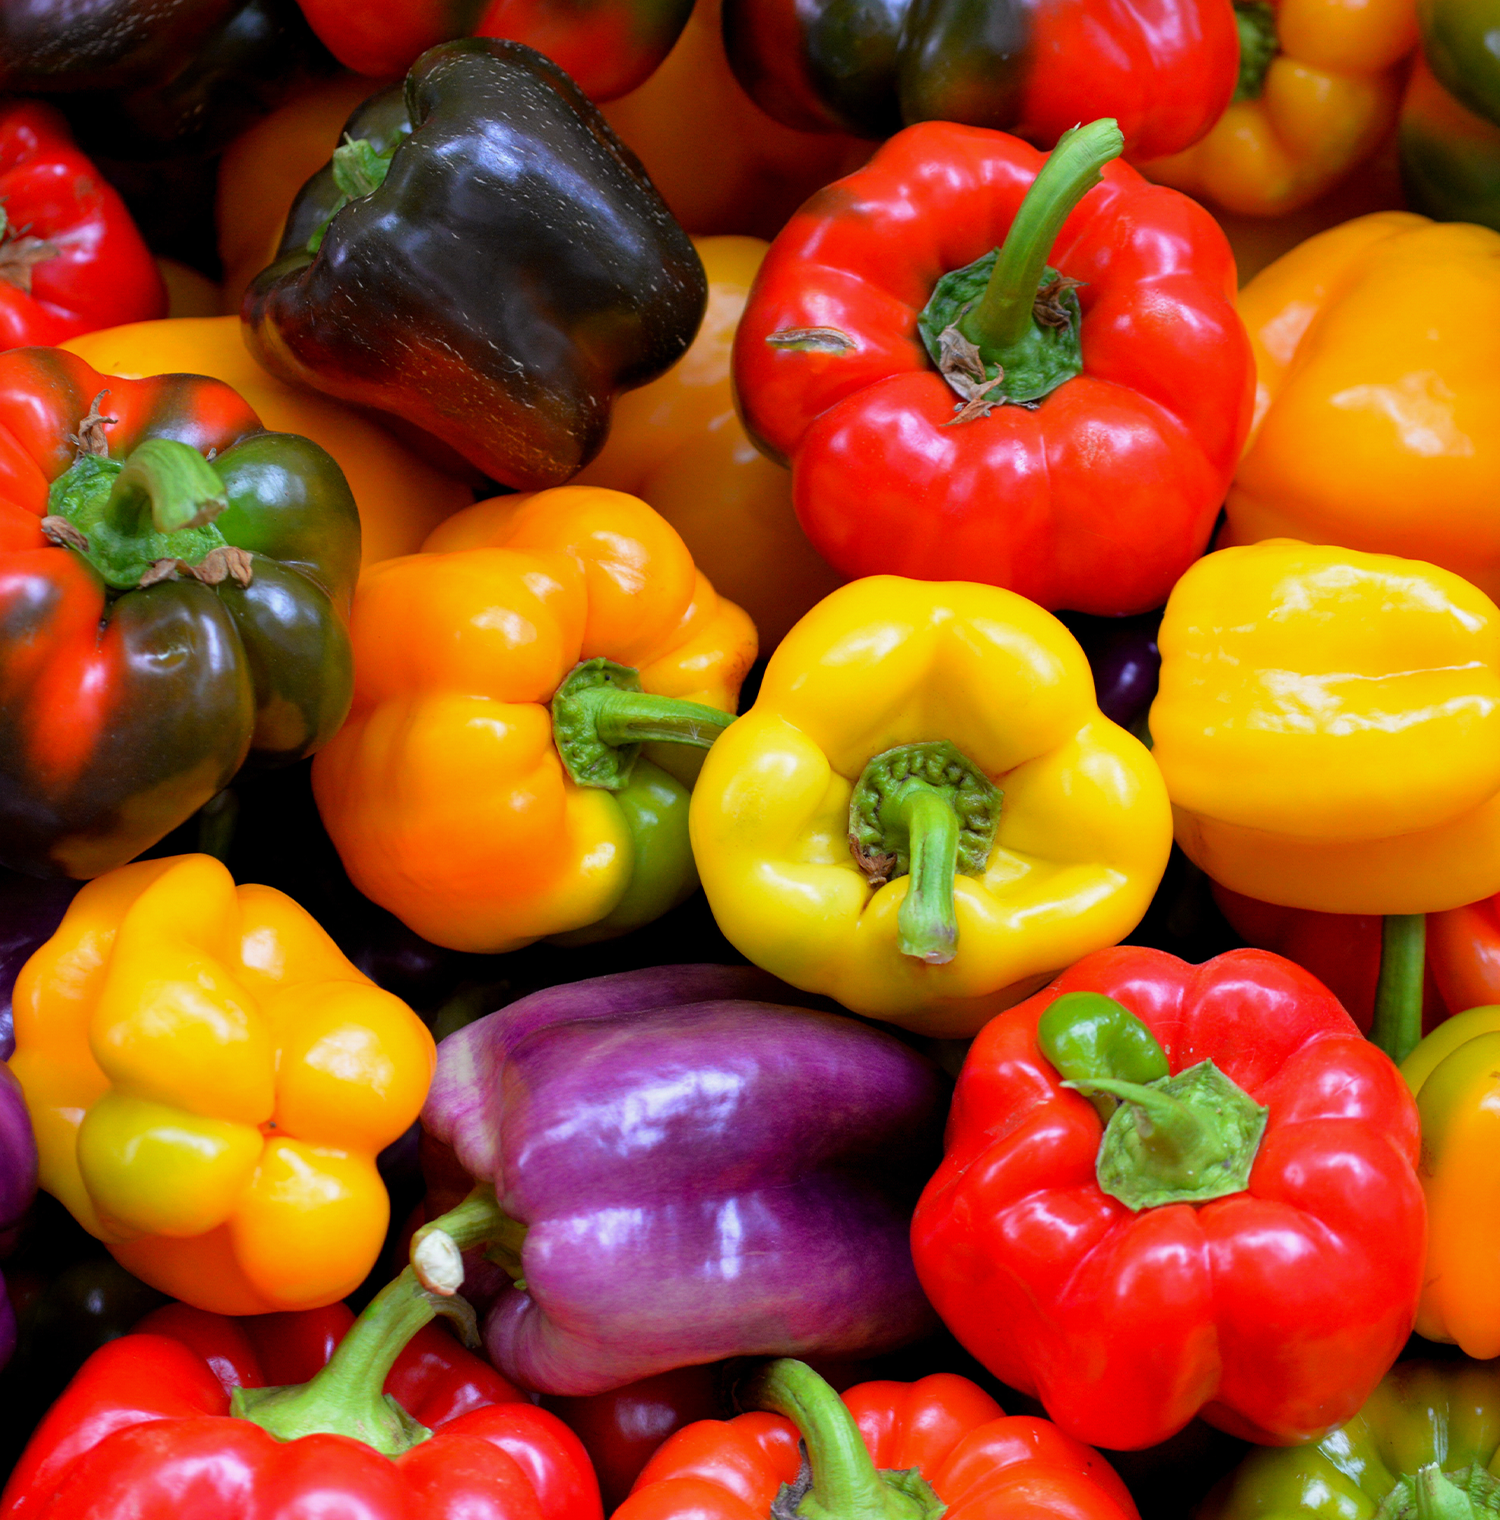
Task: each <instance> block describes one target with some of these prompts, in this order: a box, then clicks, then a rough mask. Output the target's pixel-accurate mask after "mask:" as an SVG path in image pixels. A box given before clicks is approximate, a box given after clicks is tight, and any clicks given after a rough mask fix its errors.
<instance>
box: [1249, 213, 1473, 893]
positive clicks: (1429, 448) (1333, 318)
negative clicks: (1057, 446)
mask: <svg viewBox="0 0 1500 1520" xmlns="http://www.w3.org/2000/svg"><path fill="white" fill-rule="evenodd" d="M1497 253H1500V233H1496V232H1492V231H1490V230H1489V229H1488V228H1484V227H1473V226H1464V225H1449V224H1438V223H1433V222H1429V221H1428V220H1427V219H1426V218H1425V217H1420V216H1415V215H1412V214H1411V213H1408V212H1400V211H1387V212H1379V213H1376V214H1375V215H1372V216H1365V217H1360V218H1358V219H1356V220H1355V221H1352V222H1346V223H1345V224H1344V225H1343V226H1341V227H1335V228H1333V229H1332V230H1331V231H1328V232H1325V233H1322V234H1320V235H1319V236H1317V237H1314V238H1310V239H1309V240H1308V241H1307V242H1305V243H1303V244H1301V245H1300V246H1299V247H1297V248H1295V249H1293V251H1292V252H1291V253H1289V254H1286V255H1284V256H1283V257H1282V258H1280V259H1278V260H1277V261H1276V262H1275V263H1274V264H1272V265H1271V266H1270V267H1269V268H1268V269H1265V270H1262V272H1261V273H1260V274H1259V275H1257V276H1256V277H1255V279H1254V280H1252V281H1251V282H1250V283H1249V284H1248V285H1247V286H1246V287H1245V289H1244V290H1243V291H1242V292H1241V293H1240V314H1241V316H1243V317H1244V319H1245V326H1246V327H1247V328H1248V329H1249V332H1250V341H1251V345H1252V347H1253V349H1254V353H1255V367H1256V377H1257V380H1256V425H1255V428H1254V430H1253V431H1252V433H1251V436H1250V441H1249V443H1248V445H1247V447H1246V449H1245V455H1244V458H1243V459H1242V460H1241V461H1240V465H1239V469H1238V470H1237V472H1236V474H1235V479H1234V485H1233V487H1232V488H1231V489H1230V492H1229V496H1228V500H1227V502H1226V507H1227V510H1228V514H1229V522H1228V529H1227V537H1226V538H1225V540H1224V542H1227V543H1229V544H1248V543H1255V542H1258V541H1259V540H1261V539H1264V538H1300V539H1304V540H1306V541H1307V542H1309V543H1333V544H1342V545H1343V546H1344V547H1345V548H1349V549H1365V550H1369V551H1371V552H1374V553H1378V554H1400V555H1404V556H1406V557H1407V558H1409V559H1423V560H1430V561H1431V562H1432V563H1433V564H1435V565H1441V566H1442V567H1443V568H1444V569H1446V570H1453V571H1456V572H1457V573H1458V574H1459V575H1461V576H1463V577H1464V578H1465V579H1466V580H1470V581H1472V582H1473V583H1474V584H1475V585H1476V586H1478V587H1479V588H1480V589H1481V590H1482V591H1484V592H1485V593H1486V594H1487V595H1488V596H1490V597H1491V598H1493V597H1495V596H1496V595H1500V526H1497V525H1496V523H1495V521H1494V514H1493V513H1491V512H1490V510H1489V503H1490V502H1491V500H1492V499H1493V496H1494V492H1495V489H1496V486H1497V484H1500V438H1497V436H1496V434H1495V430H1494V429H1493V428H1492V427H1490V425H1489V419H1490V416H1491V414H1492V410H1493V407H1494V404H1495V389H1496V388H1495V382H1494V381H1493V379H1492V377H1491V359H1492V357H1493V356H1494V353H1495V350H1494V348H1493V347H1492V333H1493V332H1494V330H1495V323H1496V321H1500V276H1497V273H1496V271H1497V270H1500V259H1497ZM1437 288H1440V289H1441V290H1442V291H1443V299H1442V300H1441V301H1436V302H1435V301H1433V299H1432V292H1433V290H1434V289H1437ZM1313 439H1316V440H1317V447H1316V448H1313V447H1311V446H1310V445H1311V442H1312V440H1313ZM1335 461H1336V463H1335ZM1473 895H1474V896H1482V895H1484V894H1483V893H1474V894H1473Z"/></svg>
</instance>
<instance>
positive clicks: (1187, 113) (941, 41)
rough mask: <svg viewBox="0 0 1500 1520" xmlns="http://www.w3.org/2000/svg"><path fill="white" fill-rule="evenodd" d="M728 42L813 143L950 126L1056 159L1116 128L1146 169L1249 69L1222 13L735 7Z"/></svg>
mask: <svg viewBox="0 0 1500 1520" xmlns="http://www.w3.org/2000/svg"><path fill="white" fill-rule="evenodd" d="M724 41H725V47H726V50H727V52H728V54H729V61H730V64H731V66H732V67H733V68H734V71H735V74H736V76H737V77H738V79H739V81H740V83H741V84H742V85H743V86H744V87H745V89H746V91H747V92H748V93H749V94H750V95H751V97H752V98H753V99H754V100H755V101H756V103H757V104H758V105H760V106H761V108H762V109H763V110H765V111H767V112H769V113H770V115H772V116H774V117H775V118H776V119H777V120H778V121H781V122H785V123H786V125H787V126H790V127H798V128H801V129H802V130H804V131H824V132H827V131H837V132H852V133H853V134H854V135H855V136H857V137H889V136H890V135H891V134H892V133H894V132H898V131H899V130H900V129H901V128H902V127H908V126H911V125H912V124H913V123H914V122H919V121H952V122H962V123H964V124H965V125H966V126H972V127H990V128H995V129H999V130H1001V131H1006V132H1014V133H1016V135H1017V136H1019V137H1025V138H1027V139H1028V140H1030V141H1032V142H1035V143H1038V144H1039V145H1041V146H1043V147H1051V146H1052V144H1053V143H1054V142H1056V141H1057V139H1058V138H1059V137H1060V136H1061V135H1062V133H1063V132H1065V131H1066V130H1067V129H1068V128H1069V127H1071V126H1073V125H1075V124H1076V123H1077V122H1079V121H1087V120H1089V119H1090V118H1091V117H1095V116H1113V117H1116V118H1117V119H1118V120H1119V122H1120V126H1121V129H1122V130H1123V131H1124V133H1125V143H1126V151H1127V152H1129V153H1140V154H1142V155H1143V156H1156V155H1158V154H1162V153H1175V152H1176V151H1177V150H1178V149H1179V148H1185V147H1187V146H1188V144H1189V143H1192V142H1196V141H1197V139H1198V138H1200V137H1201V136H1202V135H1203V134H1204V133H1205V132H1206V131H1207V130H1208V129H1209V127H1210V126H1211V125H1212V124H1213V122H1214V121H1216V120H1217V119H1218V117H1219V115H1220V113H1221V112H1222V111H1223V110H1224V107H1225V106H1226V105H1228V104H1229V97H1230V95H1231V93H1232V92H1233V90H1234V85H1235V75H1236V72H1237V67H1238V59H1239V40H1238V38H1237V36H1236V34H1235V26H1234V12H1233V10H1232V9H1231V8H1230V6H1228V5H1226V4H1225V3H1223V0H1152V3H1150V4H1146V5H1126V4H1121V3H1119V0H1086V3H1084V4H1081V5H1079V4H1073V5H1069V4H1060V3H1057V0H1041V3H1039V4H1025V3H1019V0H1003V3H999V4H993V5H985V6H965V5H964V4H962V3H958V0H947V3H945V4H937V5H918V4H915V3H912V0H905V3H901V0H898V3H896V4H892V5H886V6H864V7H860V6H857V5H853V4H850V3H849V0H814V3H812V4H797V3H795V0H725V4H724Z"/></svg>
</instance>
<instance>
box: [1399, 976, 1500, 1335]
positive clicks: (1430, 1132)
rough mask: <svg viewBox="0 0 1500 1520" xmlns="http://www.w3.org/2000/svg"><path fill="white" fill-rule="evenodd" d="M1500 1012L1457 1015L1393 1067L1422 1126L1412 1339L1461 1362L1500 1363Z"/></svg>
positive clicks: (1474, 1010) (1491, 1008) (1491, 1007)
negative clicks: (1423, 1250)
mask: <svg viewBox="0 0 1500 1520" xmlns="http://www.w3.org/2000/svg"><path fill="white" fill-rule="evenodd" d="M1497 1055H1500V1006H1497V1005H1495V1004H1490V1005H1488V1006H1484V1007H1478V1008H1469V1009H1467V1010H1465V1011H1464V1012H1462V1013H1455V1014H1454V1015H1453V1017H1452V1018H1451V1019H1448V1020H1447V1021H1446V1022H1444V1023H1442V1024H1440V1025H1439V1026H1438V1027H1437V1028H1436V1029H1434V1030H1433V1031H1432V1032H1431V1033H1430V1034H1429V1035H1428V1036H1427V1037H1426V1038H1425V1039H1424V1040H1423V1041H1422V1043H1421V1044H1420V1045H1418V1046H1417V1048H1416V1049H1415V1050H1414V1051H1412V1053H1411V1054H1410V1055H1409V1056H1408V1057H1407V1058H1406V1059H1405V1060H1404V1061H1403V1062H1402V1063H1401V1075H1402V1076H1403V1077H1405V1078H1406V1081H1407V1085H1408V1086H1409V1087H1410V1088H1411V1090H1412V1094H1413V1096H1414V1097H1415V1098H1416V1100H1417V1111H1418V1113H1419V1114H1420V1115H1421V1120H1422V1167H1421V1172H1420V1174H1419V1175H1420V1176H1421V1179H1422V1188H1423V1191H1424V1192H1425V1193H1426V1195H1427V1222H1428V1235H1427V1270H1426V1272H1425V1274H1424V1279H1423V1284H1422V1301H1421V1304H1420V1305H1419V1306H1418V1309H1417V1334H1418V1335H1423V1336H1426V1338H1427V1339H1428V1340H1431V1341H1451V1342H1456V1343H1457V1345H1458V1346H1459V1347H1460V1348H1461V1349H1462V1350H1463V1351H1464V1352H1465V1353H1466V1354H1467V1355H1469V1356H1473V1357H1479V1358H1481V1359H1485V1360H1488V1359H1489V1358H1491V1357H1494V1356H1497V1355H1500V1292H1497V1291H1496V1284H1495V1278H1494V1273H1493V1272H1491V1271H1488V1270H1487V1269H1486V1264H1487V1263H1491V1262H1493V1261H1494V1255H1495V1251H1496V1249H1497V1246H1500V1166H1497V1165H1496V1154H1497V1151H1496V1123H1495V1114H1494V1110H1495V1108H1496V1106H1497V1104H1496V1099H1497V1095H1500V1077H1497V1075H1496V1060H1497Z"/></svg>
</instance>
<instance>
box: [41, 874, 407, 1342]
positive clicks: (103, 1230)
mask: <svg viewBox="0 0 1500 1520" xmlns="http://www.w3.org/2000/svg"><path fill="white" fill-rule="evenodd" d="M15 1009H16V1054H15V1056H14V1057H13V1058H12V1062H11V1067H12V1070H13V1071H14V1072H15V1074H16V1076H17V1077H18V1078H19V1079H20V1082H21V1085H22V1087H23V1088H24V1089H25V1092H26V1100H27V1105H28V1107H29V1108H30V1110H31V1114H32V1119H33V1122H34V1124H35V1126H36V1130H37V1145H38V1149H39V1151H40V1154H41V1175H42V1186H43V1187H44V1188H46V1190H47V1191H48V1192H50V1193H52V1194H53V1195H54V1196H55V1197H57V1198H58V1199H60V1200H61V1201H62V1202H63V1203H64V1204H66V1205H67V1207H68V1209H69V1211H70V1212H71V1213H72V1214H73V1217H74V1218H75V1219H77V1220H78V1222H79V1223H80V1224H81V1225H83V1227H84V1228H85V1229H86V1230H88V1231H89V1232H90V1233H91V1234H93V1235H95V1236H97V1237H98V1238H99V1239H101V1240H103V1241H104V1242H105V1244H106V1245H107V1246H108V1247H109V1248H110V1250H111V1252H112V1253H113V1254H114V1256H115V1258H116V1259H117V1260H118V1261H119V1262H120V1263H121V1264H122V1265H123V1266H125V1267H126V1268H128V1269H129V1270H130V1271H131V1272H133V1273H135V1275H136V1276H137V1277H140V1278H142V1279H143V1280H144V1281H146V1282H149V1283H151V1284H152V1285H153V1286H154V1287H159V1288H161V1289H162V1290H163V1291H165V1292H168V1293H171V1294H172V1295H173V1296H174V1297H177V1298H180V1299H183V1300H184V1301H185V1302H188V1303H191V1304H194V1305H196V1306H197V1307H199V1308H204V1309H211V1310H213V1311H215V1312H217V1313H225V1314H259V1313H265V1312H269V1311H271V1310H277V1309H302V1308H311V1307H315V1306H317V1305H320V1304H327V1303H331V1302H333V1301H334V1300H335V1299H338V1298H342V1297H343V1296H344V1295H345V1294H347V1293H349V1292H352V1291H353V1289H354V1288H355V1287H356V1286H358V1284H359V1283H360V1281H361V1280H362V1279H363V1278H364V1276H365V1274H366V1273H367V1272H368V1271H369V1270H370V1268H371V1266H372V1265H373V1264H374V1261H375V1257H376V1254H377V1252H378V1251H379V1249H380V1245H381V1241H382V1239H383V1238H384V1235H385V1228H386V1222H387V1217H388V1215H389V1203H388V1200H387V1198H386V1192H385V1187H384V1184H383V1183H382V1182H381V1180H380V1177H379V1174H378V1173H377V1171H376V1169H375V1157H376V1154H377V1153H378V1152H379V1151H380V1150H382V1149H383V1148H384V1147H385V1146H387V1145H389V1144H390V1143H391V1142H392V1141H393V1140H395V1139H396V1138H397V1136H399V1135H400V1134H402V1133H403V1132H404V1131H405V1130H406V1128H407V1127H408V1126H409V1125H410V1124H411V1122H412V1120H413V1119H414V1118H415V1117H416V1114H417V1111H418V1109H419V1108H420V1107H421V1104H422V1099H423V1098H424V1096H425V1095H426V1092H427V1082H428V1078H429V1075H430V1073H431V1071H432V1060H433V1046H432V1038H431V1036H430V1035H429V1034H428V1033H427V1030H426V1029H425V1028H424V1026H423V1025H422V1023H421V1022H420V1020H418V1018H417V1017H416V1015H415V1014H414V1013H412V1011H411V1010H410V1009H409V1008H408V1007H407V1006H406V1005H405V1004H404V1003H402V1002H401V1001H400V1000H399V999H398V998H395V997H392V996H391V994H390V993H388V992H382V991H381V990H380V989H379V988H377V987H376V986H375V985H374V984H373V983H372V982H370V981H369V979H368V978H366V977H364V976H362V975H361V974H360V973H359V972H358V971H356V970H355V968H354V967H353V966H352V965H350V964H349V962H348V961H347V960H345V959H344V957H343V956H342V955H341V954H339V952H338V950H337V949H336V948H335V947H334V945H333V942H332V941H331V940H330V939H329V938H328V937H327V935H325V934H324V933H323V931H322V930H321V929H320V928H319V927H318V925H317V924H316V923H315V922H314V921H313V920H312V919H311V918H310V917H309V916H308V915H307V914H306V913H304V912H303V910H302V909H301V908H299V907H298V906H297V905H296V904H295V903H294V902H293V901H292V900H291V899H290V898H288V897H285V896H283V895H282V894H281V893H280V892H276V891H273V890H272V889H271V888H269V887H257V886H245V887H239V888H236V887H235V885H234V882H233V880H232V879H231V877H230V875H229V873H228V871H226V870H225V869H224V867H223V866H221V865H220V864H219V863H218V862H217V861H216V860H213V859H212V858H211V857H209V856H206V855H180V856H176V857H173V858H169V859H165V860H151V861H141V862H137V863H136V864H134V865H129V866H124V867H121V868H120V869H119V870H118V871H114V872H111V873H110V874H109V875H107V876H104V877H101V878H100V879H99V880H97V881H94V882H91V883H89V885H88V886H86V887H84V888H83V889H82V890H81V891H80V892H79V894H78V896H77V897H76V898H75V899H74V900H73V904H72V906H71V907H70V908H69V910H68V913H67V915H66V916H65V917H64V919H63V922H62V925H61V927H60V928H59V929H58V932H57V933H56V934H55V935H54V936H53V937H52V938H51V939H50V940H49V941H48V942H47V943H46V944H45V945H43V946H42V948H41V949H40V950H38V951H37V953H36V954H35V955H34V956H33V957H32V958H31V960H30V961H28V962H27V964H26V967H25V969H24V970H23V971H22V973H21V976H20V978H19V980H18V981H17V983H16V993H15Z"/></svg>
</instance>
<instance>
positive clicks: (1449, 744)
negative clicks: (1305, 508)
mask: <svg viewBox="0 0 1500 1520" xmlns="http://www.w3.org/2000/svg"><path fill="white" fill-rule="evenodd" d="M1159 643H1160V648H1161V656H1162V664H1161V686H1160V690H1159V693H1158V696H1157V698H1156V701H1155V703H1154V704H1153V706H1152V708H1151V718H1150V727H1151V734H1152V739H1153V741H1154V744H1155V750H1154V753H1155V755H1156V760H1157V763H1158V764H1159V765H1160V766H1161V770H1162V775H1163V776H1164V777H1165V778H1166V783H1167V791H1168V792H1169V793H1170V795H1171V798H1172V803H1173V808H1174V812H1175V816H1176V830H1177V841H1178V843H1179V844H1180V845H1181V846H1182V848H1183V849H1184V850H1185V851H1186V852H1187V854H1188V855H1189V857H1191V859H1192V860H1193V861H1195V862H1196V863H1197V864H1198V865H1199V866H1200V867H1201V868H1202V869H1203V870H1204V871H1205V872H1206V873H1207V874H1208V875H1209V876H1210V877H1212V878H1213V880H1214V881H1216V882H1218V883H1220V884H1221V885H1222V886H1226V887H1228V888H1230V890H1231V891H1235V892H1240V893H1243V894H1244V895H1245V896H1246V897H1254V898H1258V899H1260V901H1262V902H1268V903H1279V904H1281V905H1282V906H1284V907H1289V908H1314V909H1317V910H1319V911H1321V912H1325V913H1385V914H1414V913H1429V912H1436V911H1439V910H1441V909H1446V908H1454V907H1458V906H1459V905H1460V904H1462V903H1468V902H1475V901H1477V900H1478V899H1479V898H1481V897H1488V896H1491V895H1492V894H1493V893H1495V892H1496V891H1497V890H1500V609H1497V608H1496V606H1495V604H1494V603H1493V602H1492V601H1490V599H1489V598H1488V597H1487V596H1485V594H1484V593H1483V592H1482V591H1479V590H1477V589H1476V588H1475V587H1473V586H1471V585H1470V584H1469V583H1468V582H1467V581H1464V580H1462V579H1460V578H1459V577H1458V576H1456V575H1453V574H1451V573H1450V572H1449V571H1446V570H1440V569H1438V568H1437V567H1436V566H1435V565H1429V564H1423V563H1422V562H1420V561H1418V560H1404V559H1397V558H1395V557H1394V556H1393V555H1386V554H1362V553H1359V552H1357V551H1355V550H1351V549H1335V548H1328V547H1322V546H1315V545H1309V544H1303V543H1298V542H1295V541H1294V540H1290V539H1271V540H1268V541H1267V542H1265V543H1260V544H1255V545H1252V546H1250V547H1247V548H1238V549H1224V550H1220V551H1219V552H1218V553H1217V554H1210V555H1209V556H1208V557H1207V558H1205V559H1202V560H1199V561H1198V563H1197V564H1195V565H1194V566H1193V567H1192V569H1190V570H1189V571H1188V573H1187V574H1186V575H1185V576H1183V578H1182V579H1181V580H1180V581H1179V582H1178V583H1177V586H1176V588H1175V589H1174V590H1173V592H1172V596H1171V599H1170V600H1169V601H1168V603H1167V610H1166V615H1165V617H1164V618H1163V619H1162V625H1161V633H1160V636H1159Z"/></svg>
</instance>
